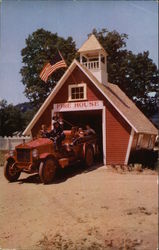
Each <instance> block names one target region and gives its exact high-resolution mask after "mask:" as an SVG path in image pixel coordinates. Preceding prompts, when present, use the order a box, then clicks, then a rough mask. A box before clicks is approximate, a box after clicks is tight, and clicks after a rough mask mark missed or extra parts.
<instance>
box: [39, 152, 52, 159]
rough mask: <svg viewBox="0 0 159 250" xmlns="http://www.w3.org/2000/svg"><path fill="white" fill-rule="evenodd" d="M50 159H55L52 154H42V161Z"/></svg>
mask: <svg viewBox="0 0 159 250" xmlns="http://www.w3.org/2000/svg"><path fill="white" fill-rule="evenodd" d="M48 157H50V158H54V157H53V156H52V154H49V153H43V154H40V157H39V158H40V160H45V159H46V158H48Z"/></svg>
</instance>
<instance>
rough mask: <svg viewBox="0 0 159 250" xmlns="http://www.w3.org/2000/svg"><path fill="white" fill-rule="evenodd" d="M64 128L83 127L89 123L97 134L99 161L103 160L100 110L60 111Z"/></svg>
mask: <svg viewBox="0 0 159 250" xmlns="http://www.w3.org/2000/svg"><path fill="white" fill-rule="evenodd" d="M61 114H62V117H63V121H64V130H70V129H71V127H72V126H77V127H79V128H82V129H85V126H86V125H87V124H89V125H90V126H91V128H93V129H94V130H95V132H96V134H97V138H98V144H99V151H100V161H103V133H102V110H89V111H70V112H68V111H67V112H62V113H61Z"/></svg>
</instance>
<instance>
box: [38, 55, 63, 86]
mask: <svg viewBox="0 0 159 250" xmlns="http://www.w3.org/2000/svg"><path fill="white" fill-rule="evenodd" d="M64 67H67V64H66V63H65V60H64V59H63V57H62V55H61V53H60V52H59V51H57V52H56V54H55V56H54V57H53V58H52V60H51V61H50V62H48V63H47V64H46V65H45V66H44V68H43V69H42V71H41V73H40V78H41V80H43V81H44V82H47V80H48V77H49V76H50V75H51V74H52V73H53V72H54V71H55V70H57V69H60V68H64Z"/></svg>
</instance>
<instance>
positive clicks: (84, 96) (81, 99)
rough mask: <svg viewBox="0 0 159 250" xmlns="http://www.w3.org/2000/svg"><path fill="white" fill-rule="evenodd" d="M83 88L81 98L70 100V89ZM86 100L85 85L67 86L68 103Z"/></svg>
mask: <svg viewBox="0 0 159 250" xmlns="http://www.w3.org/2000/svg"><path fill="white" fill-rule="evenodd" d="M80 87H83V98H75V99H73V98H72V89H73V88H80ZM84 100H87V91H86V83H78V84H70V85H68V101H84Z"/></svg>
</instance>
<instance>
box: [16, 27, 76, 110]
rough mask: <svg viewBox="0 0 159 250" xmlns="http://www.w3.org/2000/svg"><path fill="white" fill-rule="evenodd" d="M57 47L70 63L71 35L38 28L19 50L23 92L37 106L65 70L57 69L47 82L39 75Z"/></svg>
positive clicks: (74, 49) (72, 48)
mask: <svg viewBox="0 0 159 250" xmlns="http://www.w3.org/2000/svg"><path fill="white" fill-rule="evenodd" d="M57 49H59V50H60V52H61V54H62V56H63V57H64V59H65V61H66V63H67V65H70V63H71V62H72V60H73V59H74V57H75V53H76V45H75V42H74V41H73V39H72V37H68V38H67V39H64V38H62V37H60V36H58V34H57V33H54V34H53V33H51V32H49V31H46V30H44V29H38V30H37V31H35V32H33V33H32V34H31V35H29V36H28V38H27V39H26V47H25V48H24V49H22V51H21V55H22V62H23V67H22V69H21V70H20V73H21V75H22V83H23V84H24V86H25V91H24V93H25V95H26V97H27V98H28V99H29V100H30V101H31V102H33V103H34V105H35V106H36V107H37V108H38V107H39V106H40V105H41V104H42V103H43V102H44V100H45V99H46V97H47V96H48V95H49V93H50V92H51V90H52V89H53V88H54V86H55V85H56V83H57V81H58V80H59V79H60V78H61V76H62V75H63V73H64V71H65V70H66V69H60V70H57V71H56V72H55V73H54V74H52V75H51V76H50V77H49V79H48V82H47V83H44V82H43V81H42V80H41V79H40V77H39V75H40V72H41V70H42V68H43V67H44V65H45V63H47V62H49V61H50V60H51V58H52V57H53V56H54V54H55V53H56V51H57Z"/></svg>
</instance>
